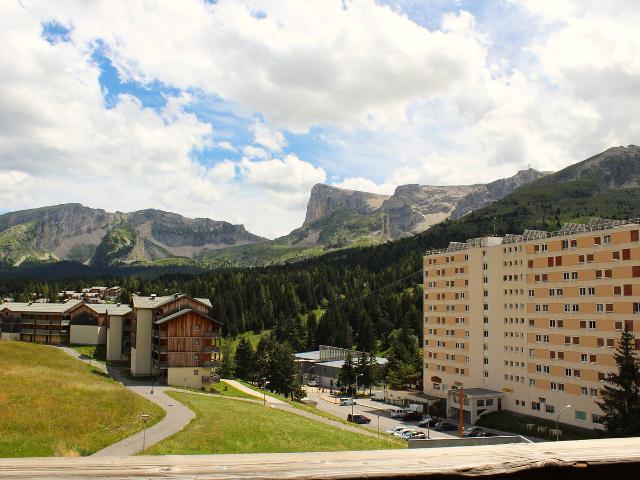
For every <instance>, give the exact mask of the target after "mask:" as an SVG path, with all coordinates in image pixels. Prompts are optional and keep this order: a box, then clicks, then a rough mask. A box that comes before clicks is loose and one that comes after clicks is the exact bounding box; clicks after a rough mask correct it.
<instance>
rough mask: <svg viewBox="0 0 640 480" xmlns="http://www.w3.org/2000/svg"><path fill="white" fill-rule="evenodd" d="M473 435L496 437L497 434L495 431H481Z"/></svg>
mask: <svg viewBox="0 0 640 480" xmlns="http://www.w3.org/2000/svg"><path fill="white" fill-rule="evenodd" d="M473 436H474V437H478V438H485V437H495V436H496V434H495V433H493V432H487V431H482V432H479V433H478V434H476V435H473Z"/></svg>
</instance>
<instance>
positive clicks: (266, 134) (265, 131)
mask: <svg viewBox="0 0 640 480" xmlns="http://www.w3.org/2000/svg"><path fill="white" fill-rule="evenodd" d="M253 133H254V138H253V142H254V143H257V144H258V145H262V146H263V147H266V148H267V149H268V150H270V151H272V152H280V151H281V150H282V148H283V147H285V146H286V145H287V139H286V138H284V134H283V133H282V132H280V131H278V130H273V129H271V128H269V127H268V126H267V125H265V124H264V123H262V122H256V123H255V124H254V125H253Z"/></svg>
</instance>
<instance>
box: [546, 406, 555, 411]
mask: <svg viewBox="0 0 640 480" xmlns="http://www.w3.org/2000/svg"><path fill="white" fill-rule="evenodd" d="M544 410H545V412H547V413H554V412H555V408H554V407H553V405H545V406H544Z"/></svg>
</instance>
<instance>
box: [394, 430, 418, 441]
mask: <svg viewBox="0 0 640 480" xmlns="http://www.w3.org/2000/svg"><path fill="white" fill-rule="evenodd" d="M414 433H418V431H417V430H414V429H413V428H407V429H406V430H405V431H404V432H402V433H401V434H400V435H398V437H400V438H403V439H404V440H407V439H408V438H409V437H410V436H411V435H413V434H414Z"/></svg>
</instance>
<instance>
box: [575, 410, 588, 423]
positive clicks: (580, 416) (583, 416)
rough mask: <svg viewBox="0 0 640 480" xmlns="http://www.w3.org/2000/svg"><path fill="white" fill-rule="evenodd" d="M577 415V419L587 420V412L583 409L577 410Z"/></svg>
mask: <svg viewBox="0 0 640 480" xmlns="http://www.w3.org/2000/svg"><path fill="white" fill-rule="evenodd" d="M575 415H576V420H582V421H585V420H586V419H587V414H586V413H585V412H583V411H581V410H576V411H575Z"/></svg>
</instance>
